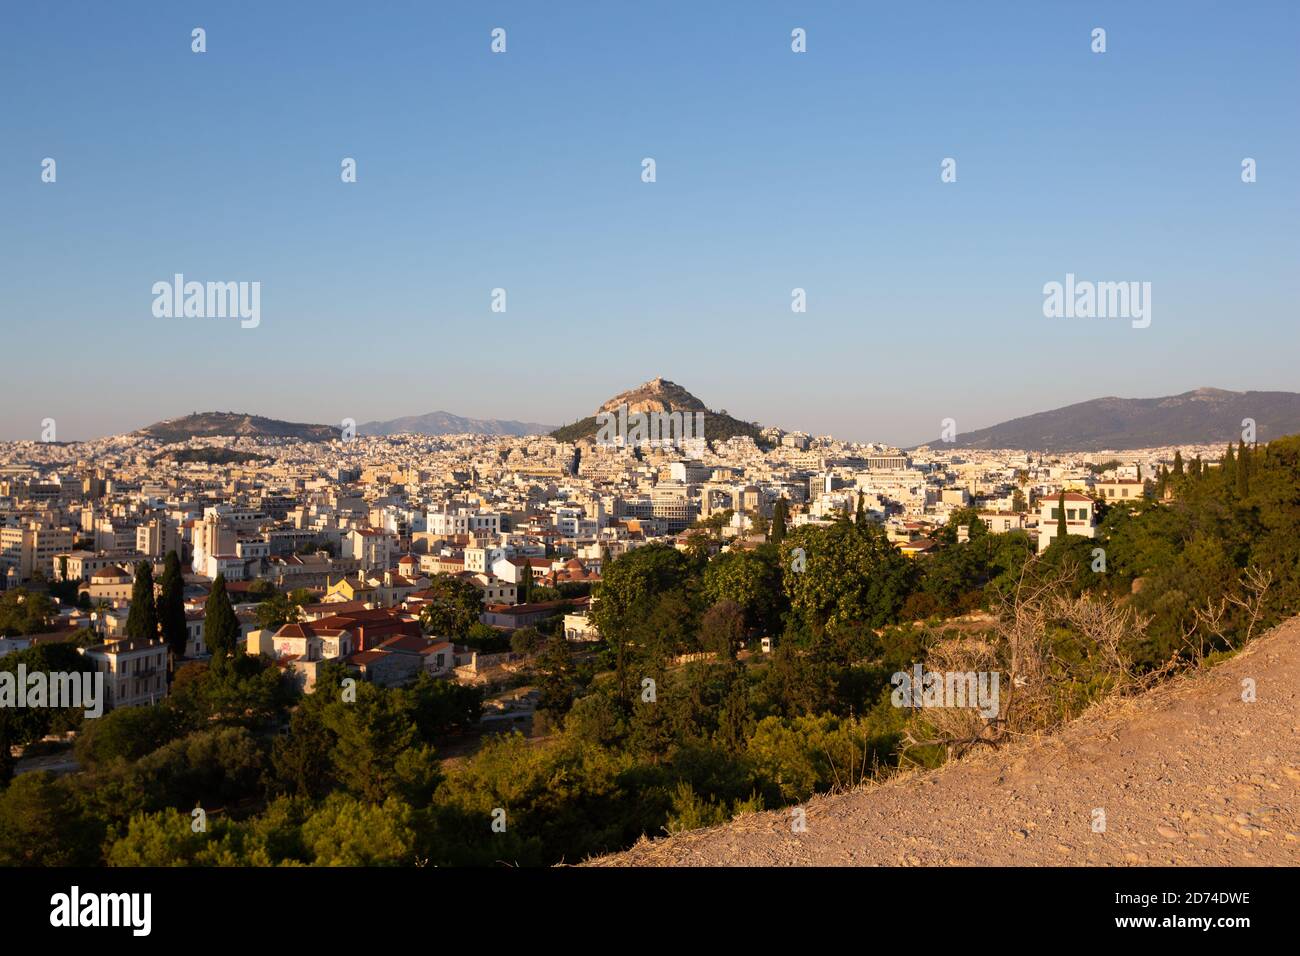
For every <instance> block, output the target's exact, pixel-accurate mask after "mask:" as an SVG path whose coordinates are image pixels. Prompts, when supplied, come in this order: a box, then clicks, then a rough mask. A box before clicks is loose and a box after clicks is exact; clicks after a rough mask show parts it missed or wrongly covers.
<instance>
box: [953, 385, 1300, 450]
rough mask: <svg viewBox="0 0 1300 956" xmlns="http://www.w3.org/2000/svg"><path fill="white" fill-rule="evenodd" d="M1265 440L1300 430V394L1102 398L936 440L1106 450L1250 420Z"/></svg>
mask: <svg viewBox="0 0 1300 956" xmlns="http://www.w3.org/2000/svg"><path fill="white" fill-rule="evenodd" d="M1245 418H1250V419H1253V420H1254V421H1255V426H1256V435H1257V437H1258V438H1259V440H1260V441H1269V440H1271V439H1274V438H1278V437H1280V436H1282V435H1289V434H1294V433H1296V432H1300V394H1297V393H1295V392H1228V391H1224V390H1223V389H1218V388H1198V389H1196V390H1195V391H1191V392H1184V393H1183V394H1181V395H1170V396H1168V397H1165V398H1095V399H1093V400H1092V401H1088V402H1080V403H1078V404H1077V405H1067V406H1065V407H1064V408H1057V409H1053V410H1052V411H1050V412H1039V413H1038V414H1036V415H1027V416H1025V417H1024V418H1015V419H1012V420H1011V421H1009V422H1003V423H1002V424H1000V425H994V426H992V427H991V428H980V429H977V430H975V431H970V432H965V433H961V432H958V433H957V440H956V441H955V442H951V443H948V442H941V441H939V440H937V439H936V440H935V441H932V442H930V443H929V444H930V445H932V446H934V447H944V446H947V447H955V448H1023V449H1027V450H1036V451H1052V452H1057V451H1104V450H1107V449H1115V450H1120V449H1125V448H1153V447H1157V446H1161V445H1198V444H1211V443H1213V442H1223V441H1235V440H1237V439H1239V438H1240V437H1241V430H1242V424H1241V422H1242V419H1245Z"/></svg>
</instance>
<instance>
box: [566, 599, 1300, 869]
mask: <svg viewBox="0 0 1300 956" xmlns="http://www.w3.org/2000/svg"><path fill="white" fill-rule="evenodd" d="M1244 678H1252V679H1253V680H1254V681H1255V685H1256V687H1255V690H1256V695H1257V700H1256V701H1255V702H1253V703H1246V702H1243V701H1242V699H1241V698H1242V681H1243V679H1244ZM804 809H805V811H806V814H807V817H806V820H807V830H806V832H803V833H794V832H792V826H791V821H792V814H791V811H790V810H789V809H786V810H783V811H777V812H772V813H758V814H749V815H746V816H743V817H739V818H737V819H736V820H734V821H732V822H731V823H729V824H727V825H725V826H722V827H715V828H713V829H709V830H697V831H694V832H691V833H685V834H680V835H678V836H675V837H670V838H667V839H662V840H656V841H653V842H652V841H647V840H642V841H641V842H640V843H638V844H637V845H636V846H634V847H633V848H632V849H630V850H628V851H627V852H625V853H620V854H616V855H613V856H608V857H602V858H600V859H598V860H593V861H590V862H591V863H592V864H595V865H601V866H701V865H712V866H808V865H812V866H908V865H912V866H918V865H954V864H956V865H972V864H991V865H1011V866H1056V865H1073V866H1079V865H1084V866H1088V865H1105V866H1123V865H1139V866H1140V865H1170V864H1171V865H1219V864H1222V865H1292V866H1294V865H1300V618H1293V619H1291V620H1290V621H1287V622H1286V623H1285V624H1283V625H1281V626H1280V627H1278V628H1275V629H1274V630H1273V631H1272V632H1270V633H1269V634H1267V635H1265V636H1263V637H1261V638H1259V639H1258V640H1257V641H1255V642H1254V643H1253V644H1252V645H1251V646H1250V647H1249V648H1247V649H1246V650H1245V651H1244V652H1242V653H1241V654H1239V655H1237V656H1236V657H1234V658H1232V659H1230V660H1228V661H1225V662H1223V663H1222V664H1219V665H1218V666H1216V667H1213V668H1210V669H1208V670H1205V671H1201V672H1198V673H1196V674H1192V675H1189V676H1187V677H1183V678H1180V679H1178V680H1176V681H1173V682H1171V683H1170V684H1168V685H1165V686H1163V687H1160V688H1157V689H1156V690H1154V691H1151V692H1150V693H1148V694H1146V695H1144V696H1142V697H1139V698H1135V699H1133V700H1129V701H1123V702H1118V703H1113V704H1107V705H1105V706H1104V707H1101V708H1097V709H1095V710H1094V711H1093V712H1091V713H1089V714H1088V715H1086V716H1085V717H1084V718H1081V719H1080V720H1078V721H1075V722H1074V723H1072V724H1070V725H1069V726H1068V727H1066V728H1065V729H1063V730H1062V731H1061V732H1059V733H1057V734H1055V735H1053V736H1052V737H1048V738H1043V739H1041V740H1037V741H1033V742H1025V743H1020V744H1016V745H1014V746H1012V747H1009V748H1006V749H1004V750H1002V751H999V752H997V753H985V754H981V755H978V756H975V757H971V758H968V759H965V760H962V761H960V762H958V763H955V764H951V765H949V766H947V767H944V768H941V769H939V770H936V771H930V772H925V773H913V774H908V775H905V776H900V777H897V778H894V779H892V780H890V781H888V782H886V783H884V784H880V785H877V786H874V787H869V788H866V789H862V790H858V791H855V792H853V793H848V794H841V795H837V796H828V797H817V798H814V799H812V800H811V801H809V802H808V803H806V804H804ZM1096 809H1100V810H1101V811H1104V813H1105V831H1104V832H1094V828H1093V817H1094V811H1095V810H1096Z"/></svg>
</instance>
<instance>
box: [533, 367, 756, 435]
mask: <svg viewBox="0 0 1300 956" xmlns="http://www.w3.org/2000/svg"><path fill="white" fill-rule="evenodd" d="M620 405H627V408H628V412H629V413H632V412H704V437H705V438H707V439H709V440H710V441H725V440H726V439H728V438H732V437H735V436H736V435H748V436H749V437H751V438H753V439H754V440H755V441H757V440H758V438H759V431H760V429H759V427H758V426H757V425H755V424H754V423H753V422H745V421H741V420H740V419H738V418H732V417H731V416H730V415H728V414H727V412H726V411H725V410H723V411H721V412H715V411H711V410H710V409H709V408H708V407H707V406H706V405H705V404H704V403H703V402H702V401H700V400H699V399H698V398H696V397H695V396H694V395H692V394H691V393H690V392H688V391H687V390H686V389H684V388H682V386H680V385H678V384H677V383H676V382H670V381H668V380H667V379H664V378H656V379H652V380H651V381H649V382H646V383H645V384H644V385H638V386H637V387H636V388H633V389H628V390H627V391H626V392H622V393H620V394H618V395H615V396H614V397H613V398H611V399H610V400H609V401H607V402H605V404H603V405H601V406H600V408H598V409H596V411H597V412H616V411H617V410H618V408H619V406H620ZM599 428H600V426H599V424H598V423H597V421H596V416H595V415H591V416H589V417H587V418H584V419H582V420H581V421H577V422H574V423H573V424H572V425H565V426H564V427H562V428H557V429H556V430H555V431H553V432H551V437H552V438H555V439H557V440H558V441H568V442H578V441H594V440H595V438H596V433H597V431H598V430H599Z"/></svg>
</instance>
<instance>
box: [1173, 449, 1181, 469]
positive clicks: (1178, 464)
mask: <svg viewBox="0 0 1300 956" xmlns="http://www.w3.org/2000/svg"><path fill="white" fill-rule="evenodd" d="M1182 473H1183V452H1182V449H1179V450H1178V451H1175V452H1174V474H1175V475H1181V474H1182Z"/></svg>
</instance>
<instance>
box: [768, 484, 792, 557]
mask: <svg viewBox="0 0 1300 956" xmlns="http://www.w3.org/2000/svg"><path fill="white" fill-rule="evenodd" d="M789 519H790V505H789V503H788V502H787V501H786V500H785V496H784V495H782V496H781V497H780V498H778V499H777V500H776V504H775V505H774V506H773V507H772V528H771V530H770V531H769V532H768V535H767V540H768V541H770V542H771V543H772V544H776V545H779V544H780V543H781V542H782V541H784V540H785V535H786V530H787V529H786V525H787V524H788V523H789Z"/></svg>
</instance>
